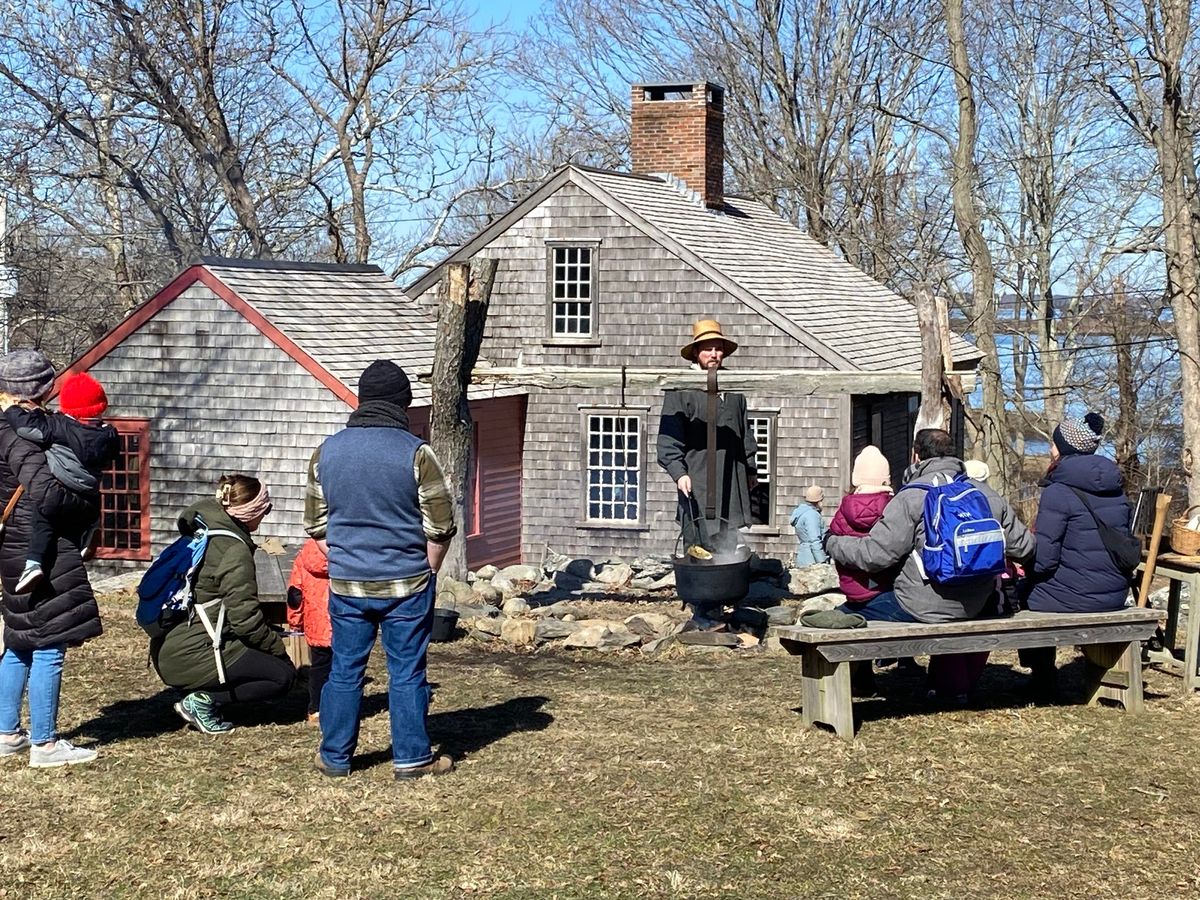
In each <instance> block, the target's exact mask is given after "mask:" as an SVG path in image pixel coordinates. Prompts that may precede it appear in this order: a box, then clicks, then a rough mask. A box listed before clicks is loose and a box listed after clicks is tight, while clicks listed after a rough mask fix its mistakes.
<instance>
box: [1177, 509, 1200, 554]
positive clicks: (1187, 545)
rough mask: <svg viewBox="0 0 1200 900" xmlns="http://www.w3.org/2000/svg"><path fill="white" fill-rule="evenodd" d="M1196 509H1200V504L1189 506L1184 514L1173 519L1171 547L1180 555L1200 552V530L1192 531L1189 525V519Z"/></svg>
mask: <svg viewBox="0 0 1200 900" xmlns="http://www.w3.org/2000/svg"><path fill="white" fill-rule="evenodd" d="M1195 509H1200V505H1197V506H1190V507H1188V510H1187V512H1185V513H1184V514H1183V515H1182V516H1179V517H1178V518H1176V519H1172V520H1171V549H1172V550H1174V551H1175V552H1176V553H1178V554H1179V555H1180V556H1196V555H1198V554H1200V531H1192V529H1190V528H1188V527H1187V523H1188V519H1190V518H1191V515H1192V510H1195Z"/></svg>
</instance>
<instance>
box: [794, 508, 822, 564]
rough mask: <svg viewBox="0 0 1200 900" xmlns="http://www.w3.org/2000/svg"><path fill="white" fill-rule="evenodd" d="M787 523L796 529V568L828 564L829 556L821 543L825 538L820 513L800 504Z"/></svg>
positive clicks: (815, 509)
mask: <svg viewBox="0 0 1200 900" xmlns="http://www.w3.org/2000/svg"><path fill="white" fill-rule="evenodd" d="M788 521H789V522H791V523H792V527H793V528H795V529H796V541H797V544H798V546H797V547H796V566H797V567H798V568H801V569H803V568H804V567H805V566H812V565H816V564H817V563H823V562H829V554H827V553H826V552H825V548H824V547H823V546H822V541H823V540H824V538H825V520H824V519H822V518H821V511H820V510H819V509H817V508H816V507H815V506H813V505H812V504H811V503H801V504H800V505H799V506H797V507H796V508H795V509H793V510H792V514H791V516H790V517H789V518H788Z"/></svg>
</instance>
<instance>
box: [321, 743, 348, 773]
mask: <svg viewBox="0 0 1200 900" xmlns="http://www.w3.org/2000/svg"><path fill="white" fill-rule="evenodd" d="M313 767H314V768H316V770H317V771H318V772H320V773H321V774H322V775H324V776H325V777H326V778H348V777H349V776H350V770H349V769H338V768H335V767H333V766H331V765H330V764H329V763H327V762H325V757H323V756H322V755H321V751H320V749H319V748H318V749H317V755H316V757H314V759H313Z"/></svg>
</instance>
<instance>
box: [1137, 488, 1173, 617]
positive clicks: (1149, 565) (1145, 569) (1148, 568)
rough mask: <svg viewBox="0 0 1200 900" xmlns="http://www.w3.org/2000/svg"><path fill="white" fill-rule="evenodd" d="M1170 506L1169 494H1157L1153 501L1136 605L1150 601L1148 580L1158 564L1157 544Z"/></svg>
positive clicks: (1160, 538)
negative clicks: (1150, 523)
mask: <svg viewBox="0 0 1200 900" xmlns="http://www.w3.org/2000/svg"><path fill="white" fill-rule="evenodd" d="M1170 506H1171V495H1170V494H1159V495H1158V497H1157V498H1156V499H1155V501H1154V527H1153V528H1151V530H1150V549H1149V550H1147V551H1146V564H1145V565H1144V566H1142V583H1141V584H1140V585H1139V586H1138V597H1137V605H1138V606H1146V605H1148V604H1149V603H1150V582H1151V581H1153V580H1154V569H1155V566H1157V565H1158V546H1159V544H1161V543H1162V534H1163V528H1165V527H1166V524H1167V509H1168V508H1170Z"/></svg>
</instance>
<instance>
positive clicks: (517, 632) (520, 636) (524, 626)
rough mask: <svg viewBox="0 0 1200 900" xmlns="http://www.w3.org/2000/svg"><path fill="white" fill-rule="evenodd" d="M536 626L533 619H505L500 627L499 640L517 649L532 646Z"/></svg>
mask: <svg viewBox="0 0 1200 900" xmlns="http://www.w3.org/2000/svg"><path fill="white" fill-rule="evenodd" d="M537 626H538V623H537V622H535V621H533V619H505V620H504V621H503V622H502V623H501V625H500V640H502V641H504V642H505V643H508V644H515V645H517V646H518V647H520V646H525V645H527V644H532V643H533V641H534V637H535V636H536V635H537Z"/></svg>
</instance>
